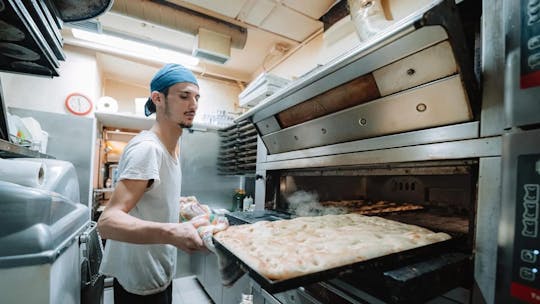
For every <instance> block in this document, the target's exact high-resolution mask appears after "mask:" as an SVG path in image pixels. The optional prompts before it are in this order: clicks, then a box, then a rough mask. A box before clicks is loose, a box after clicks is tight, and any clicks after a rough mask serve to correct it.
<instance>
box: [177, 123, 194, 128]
mask: <svg viewBox="0 0 540 304" xmlns="http://www.w3.org/2000/svg"><path fill="white" fill-rule="evenodd" d="M178 126H179V127H180V128H182V129H189V128H191V127H193V124H192V123H191V124H187V123H183V122H181V123H179V124H178Z"/></svg>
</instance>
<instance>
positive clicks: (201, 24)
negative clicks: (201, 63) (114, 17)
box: [111, 0, 247, 58]
mask: <svg viewBox="0 0 540 304" xmlns="http://www.w3.org/2000/svg"><path fill="white" fill-rule="evenodd" d="M111 12H114V13H116V14H120V15H124V16H128V17H131V18H135V19H138V20H140V21H141V22H149V23H153V24H156V25H161V26H164V27H167V28H170V29H173V30H177V31H180V32H184V33H188V34H191V35H193V36H198V35H199V33H200V32H199V29H200V28H204V29H206V30H208V31H211V32H214V33H218V34H220V35H221V36H228V37H230V46H231V47H234V48H237V49H243V48H244V46H245V45H246V40H247V29H246V28H244V27H241V26H238V25H236V24H232V23H229V22H226V21H223V20H220V19H217V18H214V17H211V16H207V15H204V14H201V13H199V12H196V11H193V10H190V9H187V8H185V7H182V6H179V5H177V4H174V3H171V2H168V1H163V0H116V1H114V5H113V7H112V8H111ZM203 39H205V38H203ZM199 40H200V37H199ZM229 52H230V50H229ZM218 55H219V54H218ZM203 58H204V57H203Z"/></svg>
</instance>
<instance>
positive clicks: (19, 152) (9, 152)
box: [0, 139, 54, 158]
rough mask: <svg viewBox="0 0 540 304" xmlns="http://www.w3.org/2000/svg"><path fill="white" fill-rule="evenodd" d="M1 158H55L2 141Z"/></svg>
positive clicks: (0, 141)
mask: <svg viewBox="0 0 540 304" xmlns="http://www.w3.org/2000/svg"><path fill="white" fill-rule="evenodd" d="M0 157H1V158H20V157H30V158H54V157H53V156H50V155H47V154H43V153H39V152H38V151H33V150H30V149H28V148H26V147H22V146H18V145H16V144H12V143H10V142H8V141H5V140H2V139H0Z"/></svg>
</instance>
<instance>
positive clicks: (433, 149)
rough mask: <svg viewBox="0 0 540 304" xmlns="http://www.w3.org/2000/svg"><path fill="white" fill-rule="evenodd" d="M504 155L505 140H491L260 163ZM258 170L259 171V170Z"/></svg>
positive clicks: (313, 164) (269, 166) (280, 165)
mask: <svg viewBox="0 0 540 304" xmlns="http://www.w3.org/2000/svg"><path fill="white" fill-rule="evenodd" d="M500 155H501V138H500V137H498V136H497V137H487V138H479V139H469V140H461V141H453V142H443V143H435V144H426V145H418V146H412V147H401V148H394V149H382V150H372V151H365V152H356V153H347V154H341V155H328V156H318V157H311V158H303V159H293V160H286V161H276V162H268V163H260V164H258V165H260V166H259V167H260V168H261V169H263V170H279V169H293V168H317V167H329V166H349V165H364V164H365V165H368V164H383V163H399V162H413V161H426V160H445V159H446V160H448V159H463V158H478V157H490V156H500ZM259 167H258V168H259Z"/></svg>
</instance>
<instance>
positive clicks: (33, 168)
mask: <svg viewBox="0 0 540 304" xmlns="http://www.w3.org/2000/svg"><path fill="white" fill-rule="evenodd" d="M0 180H2V181H6V182H10V183H14V184H19V185H21V186H26V187H33V188H38V187H39V186H41V184H43V181H44V180H45V165H44V164H43V163H42V162H32V161H25V160H16V159H15V160H11V159H10V160H8V159H0Z"/></svg>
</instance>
